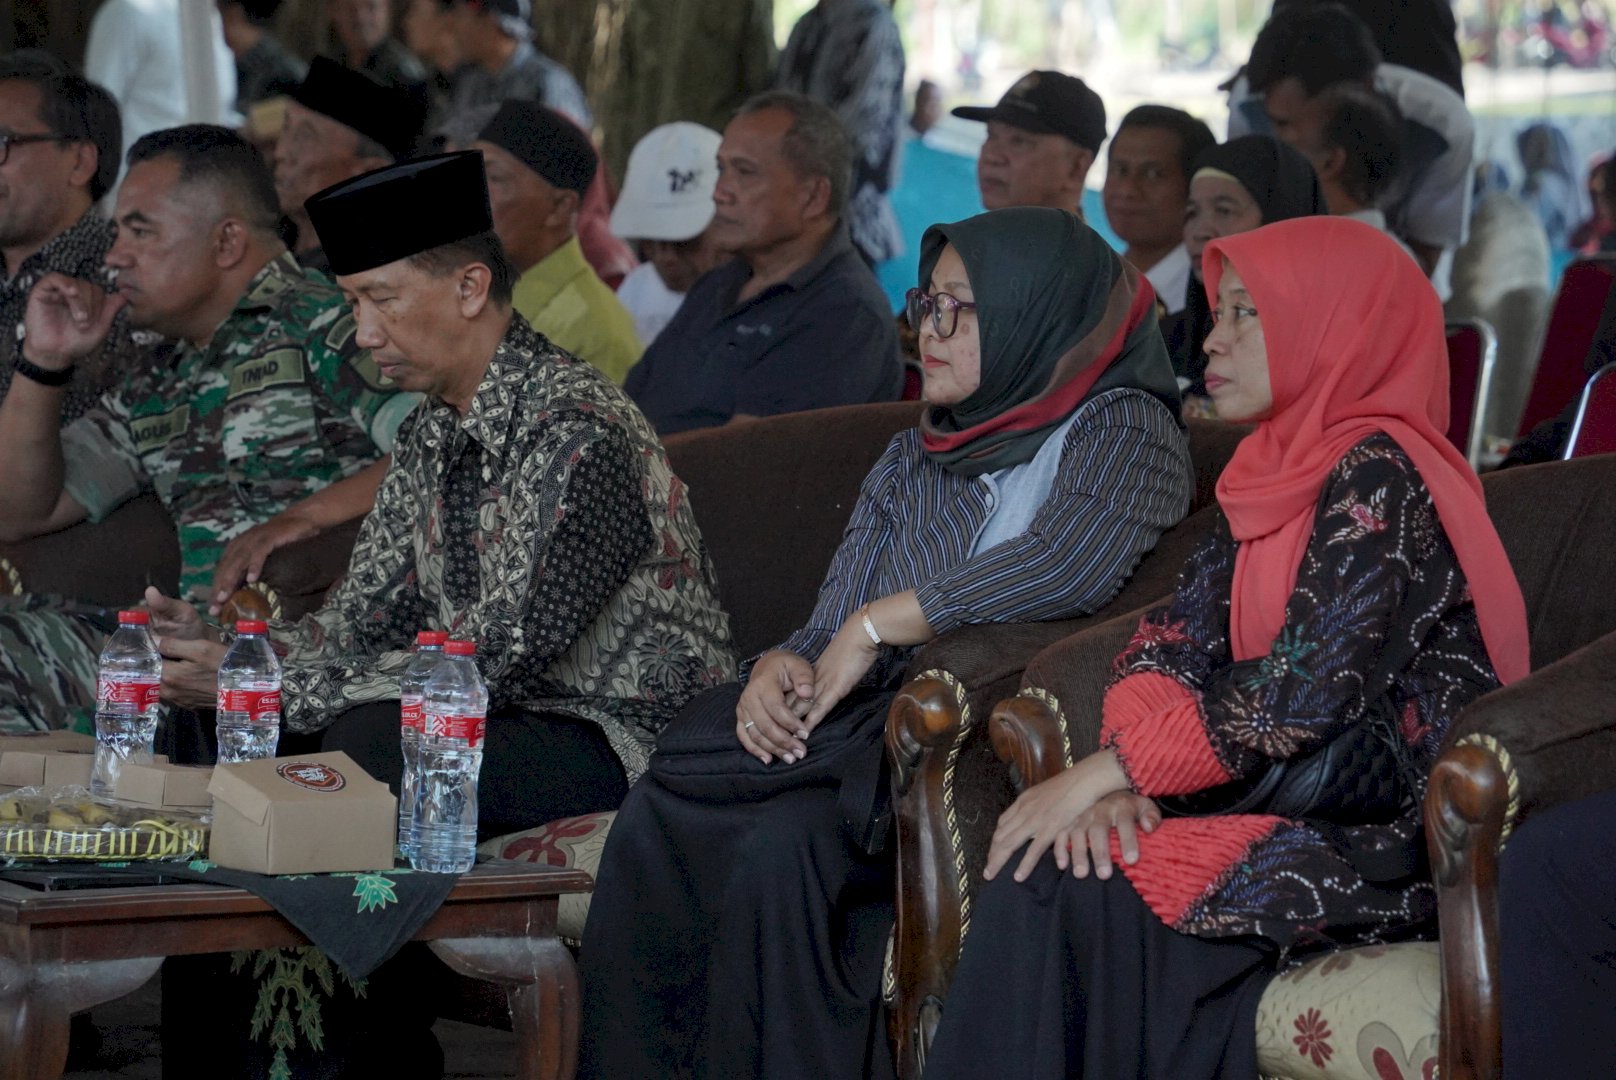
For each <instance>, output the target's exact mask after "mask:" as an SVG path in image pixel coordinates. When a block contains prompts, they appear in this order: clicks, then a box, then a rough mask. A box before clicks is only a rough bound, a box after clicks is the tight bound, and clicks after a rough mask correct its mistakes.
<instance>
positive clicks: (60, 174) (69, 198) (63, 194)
mask: <svg viewBox="0 0 1616 1080" xmlns="http://www.w3.org/2000/svg"><path fill="white" fill-rule="evenodd" d="M122 138H123V136H122V127H121V124H120V121H119V118H118V105H117V102H115V101H113V100H112V95H111V94H109V93H107V91H106V90H104V89H103V88H101V87H99V86H97V85H96V84H94V83H92V82H89V81H88V80H86V79H85V78H83V77H82V76H80V75H77V74H75V73H73V72H71V71H69V70H68V69H67V68H66V67H65V66H63V65H62V64H61V63H60V62H59V61H57V60H55V59H54V58H52V57H51V56H49V55H48V54H46V53H42V52H33V51H27V52H19V53H13V54H11V55H10V56H7V57H4V58H3V59H0V260H4V265H3V270H4V273H3V275H0V278H3V279H0V398H3V397H4V395H5V392H6V389H7V388H8V387H9V386H10V385H11V380H12V376H13V374H14V372H15V371H16V369H17V366H18V361H19V360H21V353H20V351H19V345H20V342H21V338H22V319H23V312H24V311H25V310H26V309H27V306H28V292H29V290H30V289H32V288H33V287H34V283H35V282H37V281H38V280H39V279H40V278H42V277H44V276H45V275H46V274H49V273H62V274H69V275H71V276H73V277H82V278H87V279H90V280H95V281H99V282H100V283H101V284H103V285H105V284H109V283H110V278H109V276H108V275H107V272H106V267H105V265H104V262H105V259H106V254H107V249H108V248H110V247H111V246H112V238H113V236H114V235H116V233H117V229H115V228H114V227H113V225H112V223H111V222H110V221H107V220H106V219H105V218H103V217H101V216H100V215H99V214H97V213H96V212H95V209H94V207H95V203H96V200H98V199H100V198H101V197H102V196H103V195H105V194H106V193H107V190H108V189H109V188H110V187H111V186H112V183H113V181H114V180H115V179H116V178H117V175H118V154H119V147H120V145H121V142H122ZM138 352H139V350H138V348H137V347H136V345H135V343H134V341H133V340H132V338H131V336H130V333H129V326H128V320H127V319H120V320H118V322H116V323H115V324H114V325H113V328H112V331H111V332H110V333H109V334H108V335H107V341H106V344H105V346H104V347H103V348H102V349H101V351H100V352H99V353H97V354H95V355H92V356H89V357H86V358H85V361H84V362H83V363H81V364H80V365H79V366H78V369H77V370H76V371H75V372H74V373H73V376H72V379H71V381H70V382H69V383H68V384H67V392H66V394H65V395H64V396H63V400H62V407H61V413H60V417H59V421H60V423H62V424H68V423H71V422H72V421H73V420H75V419H77V418H78V417H79V416H80V415H82V414H83V413H84V411H85V410H86V409H88V408H89V407H90V406H91V405H93V404H94V403H95V401H96V399H97V398H99V397H100V396H101V392H102V391H103V390H105V389H107V387H109V386H111V385H112V384H113V383H114V382H116V381H117V380H118V378H119V377H120V375H122V374H123V373H125V372H128V371H130V370H132V369H133V368H134V367H135V366H136V356H137V354H138ZM24 363H26V361H24Z"/></svg>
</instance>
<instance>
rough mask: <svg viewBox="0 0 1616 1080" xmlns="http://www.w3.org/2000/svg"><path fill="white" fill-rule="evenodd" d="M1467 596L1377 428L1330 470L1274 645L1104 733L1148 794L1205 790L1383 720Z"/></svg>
mask: <svg viewBox="0 0 1616 1080" xmlns="http://www.w3.org/2000/svg"><path fill="white" fill-rule="evenodd" d="M1467 600H1468V593H1467V590H1466V588H1465V583H1464V578H1463V574H1462V572H1461V571H1460V569H1459V566H1458V560H1457V559H1456V558H1455V557H1454V555H1453V551H1452V548H1451V547H1450V546H1449V544H1448V542H1447V538H1446V535H1445V534H1444V533H1443V532H1442V526H1441V522H1440V521H1439V520H1438V518H1437V516H1436V510H1435V508H1434V506H1433V505H1432V503H1431V497H1430V494H1429V492H1428V491H1427V490H1426V488H1425V485H1424V484H1423V482H1422V481H1421V480H1420V477H1419V474H1418V472H1417V471H1416V470H1415V468H1414V466H1413V464H1412V462H1410V461H1409V459H1408V458H1407V456H1406V455H1404V454H1403V452H1402V451H1401V450H1400V449H1399V448H1398V447H1397V446H1396V444H1395V443H1393V442H1392V441H1391V440H1390V439H1387V438H1385V437H1376V438H1373V439H1369V440H1366V441H1365V442H1363V443H1360V444H1359V445H1358V446H1356V447H1354V448H1353V449H1352V450H1351V451H1349V452H1348V454H1347V456H1346V457H1345V458H1344V459H1343V461H1342V463H1341V465H1340V466H1338V467H1337V469H1336V471H1335V472H1334V473H1333V474H1332V475H1331V478H1330V480H1329V481H1327V483H1326V486H1325V490H1324V492H1323V495H1322V497H1321V499H1320V502H1319V510H1318V513H1317V516H1316V518H1315V521H1314V525H1313V533H1312V537H1311V539H1310V540H1309V542H1308V546H1307V549H1306V551H1305V552H1304V554H1303V556H1302V562H1301V565H1300V567H1299V568H1298V570H1297V576H1296V585H1295V588H1294V589H1293V590H1292V592H1291V597H1290V601H1289V602H1288V603H1287V605H1286V611H1285V623H1284V625H1283V626H1282V627H1281V629H1280V631H1279V633H1278V634H1277V635H1276V636H1275V638H1274V641H1273V645H1272V646H1271V648H1270V649H1269V652H1268V654H1267V655H1266V656H1263V657H1260V658H1254V659H1251V660H1247V661H1243V662H1240V663H1225V664H1222V665H1219V666H1218V667H1216V668H1215V669H1213V670H1211V671H1210V672H1209V673H1208V674H1206V675H1205V676H1204V677H1203V678H1201V679H1200V680H1199V683H1198V685H1199V694H1198V696H1197V695H1194V694H1192V695H1191V697H1192V698H1196V697H1198V700H1195V701H1191V702H1186V701H1184V700H1183V699H1179V700H1177V701H1172V702H1169V701H1168V699H1167V698H1166V697H1163V701H1164V707H1163V708H1161V709H1160V710H1158V711H1155V712H1148V711H1145V712H1146V713H1147V715H1146V718H1145V719H1143V720H1141V721H1139V722H1134V723H1130V724H1129V725H1128V726H1126V727H1123V728H1120V729H1118V728H1116V727H1109V726H1108V727H1107V729H1106V732H1105V734H1104V736H1103V742H1104V743H1105V745H1107V746H1110V747H1111V748H1112V749H1114V750H1115V751H1116V752H1117V754H1118V756H1119V758H1120V759H1121V760H1122V763H1123V766H1124V768H1125V769H1126V770H1127V772H1128V775H1129V778H1130V780H1131V781H1132V783H1133V784H1134V786H1135V787H1136V789H1137V790H1139V791H1140V792H1141V793H1143V794H1147V795H1155V794H1180V793H1183V792H1185V791H1195V790H1201V789H1202V788H1204V787H1211V786H1215V785H1216V784H1218V783H1221V782H1225V781H1227V780H1229V779H1234V778H1238V777H1240V776H1243V775H1246V774H1247V773H1249V772H1251V771H1253V770H1254V769H1256V768H1258V767H1260V766H1261V765H1262V764H1264V763H1265V762H1268V761H1272V760H1275V759H1285V758H1290V757H1294V756H1298V755H1301V754H1305V753H1308V752H1309V751H1312V750H1314V749H1317V748H1318V747H1319V746H1321V745H1323V744H1324V743H1326V742H1328V741H1330V740H1331V739H1333V738H1335V737H1336V736H1337V735H1339V734H1341V733H1342V732H1343V731H1345V730H1346V729H1347V728H1348V727H1350V726H1351V725H1354V724H1358V723H1361V722H1364V721H1366V720H1368V719H1371V717H1370V712H1371V711H1372V710H1373V709H1374V708H1375V707H1377V706H1378V705H1379V704H1380V703H1382V702H1384V701H1386V700H1387V695H1388V691H1389V690H1390V689H1391V688H1392V685H1393V682H1394V681H1395V680H1396V678H1397V677H1398V676H1399V674H1400V673H1401V672H1403V670H1404V669H1405V668H1407V667H1408V666H1409V665H1410V664H1411V663H1412V662H1413V661H1414V660H1415V658H1416V657H1417V656H1418V655H1419V653H1420V650H1421V649H1422V648H1423V647H1424V644H1425V642H1426V639H1427V637H1428V636H1429V635H1430V633H1431V631H1432V630H1433V629H1434V628H1435V627H1436V626H1437V625H1438V624H1439V623H1440V622H1441V621H1442V620H1443V618H1444V617H1445V616H1446V615H1447V614H1448V613H1449V612H1450V611H1451V610H1452V609H1454V608H1455V607H1457V606H1458V605H1459V604H1461V603H1465V602H1467ZM1223 621H1224V625H1227V616H1225V618H1224V620H1223ZM1130 651H1132V650H1130ZM1180 655H1183V654H1182V652H1181V653H1180ZM1162 673H1163V674H1168V675H1173V674H1174V673H1173V672H1170V671H1164V672H1162ZM1191 674H1194V673H1193V672H1191ZM1179 681H1181V682H1183V681H1185V680H1179ZM1138 685H1139V686H1140V687H1142V688H1143V691H1144V693H1146V694H1147V695H1154V694H1156V693H1157V692H1158V689H1159V688H1158V689H1152V688H1151V687H1150V685H1149V683H1148V682H1141V683H1139V684H1138ZM1187 685H1190V686H1192V687H1193V686H1195V685H1197V684H1196V683H1187ZM1119 689H1121V684H1119V685H1118V686H1117V687H1113V692H1115V691H1117V690H1119ZM1109 704H1110V700H1109V697H1108V705H1109ZM1108 711H1109V710H1108ZM1142 711H1144V710H1142Z"/></svg>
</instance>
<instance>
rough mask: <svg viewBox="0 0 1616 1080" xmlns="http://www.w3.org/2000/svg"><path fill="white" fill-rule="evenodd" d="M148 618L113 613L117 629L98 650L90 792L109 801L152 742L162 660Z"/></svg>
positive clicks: (136, 613) (143, 759)
mask: <svg viewBox="0 0 1616 1080" xmlns="http://www.w3.org/2000/svg"><path fill="white" fill-rule="evenodd" d="M150 625H151V616H150V615H148V614H147V613H146V612H144V611H120V612H118V629H117V631H116V632H114V633H113V635H112V636H111V637H110V638H108V639H107V646H106V648H104V649H102V650H101V666H100V671H99V673H98V675H97V678H96V685H95V767H94V771H93V772H92V773H91V774H90V790H91V792H93V793H94V794H96V795H104V796H107V797H109V798H110V797H111V795H112V792H113V788H115V787H117V784H118V773H119V772H121V771H122V769H123V765H124V763H125V762H128V761H136V762H149V761H151V759H152V742H153V741H154V740H155V739H156V738H157V709H158V705H157V688H158V684H159V683H161V682H162V681H163V658H162V657H161V656H159V655H158V653H157V645H156V643H155V642H153V641H152V636H151V632H150V630H149V629H148V627H149V626H150Z"/></svg>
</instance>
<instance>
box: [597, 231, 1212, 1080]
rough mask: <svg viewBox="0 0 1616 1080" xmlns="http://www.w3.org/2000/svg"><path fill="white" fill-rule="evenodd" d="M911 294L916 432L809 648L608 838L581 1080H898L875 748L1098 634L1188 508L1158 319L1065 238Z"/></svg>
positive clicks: (963, 243)
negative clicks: (1090, 618) (943, 660)
mask: <svg viewBox="0 0 1616 1080" xmlns="http://www.w3.org/2000/svg"><path fill="white" fill-rule="evenodd" d="M920 271H921V273H920V283H921V287H920V288H918V289H915V290H912V291H911V293H910V298H909V315H910V318H911V319H912V320H913V321H914V322H915V324H916V325H917V328H918V330H919V333H920V352H921V358H922V363H923V374H924V378H925V396H926V400H927V401H928V403H929V408H928V409H927V410H926V413H925V416H924V419H923V420H922V422H921V424H920V426H919V427H918V428H917V429H911V430H908V431H905V432H901V433H899V434H898V435H897V436H895V437H894V438H893V440H892V442H891V444H890V445H889V446H888V447H887V450H886V452H885V454H884V455H883V456H882V458H881V460H880V461H879V462H877V464H876V466H875V468H874V469H873V470H872V471H871V473H870V475H869V476H868V477H867V478H866V479H865V482H864V486H863V490H862V492H861V493H860V496H859V500H858V504H857V505H856V506H855V507H854V509H853V514H852V520H851V521H850V522H849V524H848V527H847V532H846V535H845V537H844V539H843V541H842V545H841V547H840V549H839V550H838V551H837V553H836V556H835V558H834V560H833V561H832V563H831V566H830V570H829V573H828V574H827V576H826V578H825V583H824V585H823V586H822V587H821V590H820V594H819V600H818V603H817V605H816V607H815V610H814V612H813V614H812V616H811V617H810V618H809V620H808V623H807V625H806V626H804V627H803V629H801V630H799V631H798V632H797V633H795V634H793V635H792V636H791V637H790V638H789V639H788V640H787V641H786V642H784V643H783V644H782V645H781V646H780V647H779V648H777V649H774V650H771V651H769V652H766V653H764V654H763V655H762V656H760V657H757V658H755V659H754V660H753V661H752V662H751V663H750V664H748V665H745V667H744V668H743V682H741V683H739V684H732V685H730V686H727V687H720V688H718V689H715V690H713V691H711V692H709V693H707V694H705V695H703V696H702V697H699V698H697V699H696V700H695V701H693V702H691V704H690V705H689V706H687V707H686V709H685V711H684V713H683V714H681V716H680V717H678V718H677V719H675V720H674V721H673V723H672V724H671V725H669V727H668V729H667V730H666V731H665V732H664V733H663V736H662V737H661V738H660V739H659V740H658V745H657V751H656V754H655V755H654V756H653V757H652V763H651V767H650V771H649V772H648V773H647V775H646V777H645V778H644V779H643V780H641V781H640V783H639V784H638V785H636V786H635V788H634V789H633V790H632V791H631V792H630V793H629V796H628V799H627V800H626V801H625V802H624V804H623V808H622V810H621V811H620V812H619V814H618V817H617V820H616V822H615V824H614V826H613V829H612V832H611V836H610V838H609V840H608V842H607V845H606V850H605V853H604V856H603V858H602V861H601V867H600V872H599V874H598V875H597V881H596V887H595V893H594V898H593V900H592V902H591V905H590V916H589V922H588V925H587V926H586V928H585V931H584V943H583V951H582V954H581V962H580V966H581V974H582V981H583V1040H582V1047H581V1052H580V1070H579V1075H580V1076H582V1077H597V1078H604V1077H611V1078H613V1080H634V1078H641V1077H644V1078H650V1077H659V1078H660V1077H664V1076H696V1077H713V1078H723V1080H734V1078H745V1077H755V1076H768V1077H770V1078H771V1080H774V1078H781V1077H803V1078H812V1080H826V1078H829V1077H853V1076H870V1075H876V1076H879V1075H881V1074H882V1073H884V1072H887V1071H888V1070H890V1068H891V1060H892V1057H891V1053H890V1050H889V1049H888V1047H887V1046H886V1036H885V1025H884V1023H883V1022H882V1019H881V1013H880V1008H879V989H880V986H879V984H880V972H881V960H882V955H883V949H884V947H885V944H886V940H887V933H888V930H889V928H890V926H891V923H892V895H893V858H892V853H891V851H890V850H888V849H886V845H885V840H886V835H885V834H886V826H887V824H888V823H889V821H890V811H889V809H888V800H887V789H886V782H887V777H886V771H885V770H886V758H885V753H884V749H883V745H882V732H883V729H884V726H885V719H886V712H887V705H888V704H889V702H890V701H891V697H892V694H893V692H894V691H895V690H896V688H897V686H898V684H899V683H900V682H901V680H902V676H903V672H904V669H905V667H906V665H907V662H908V660H909V658H910V657H911V656H912V655H913V653H914V650H915V648H916V647H917V646H919V645H921V644H924V643H925V642H927V641H930V640H931V639H932V638H933V637H935V636H936V635H938V634H941V633H944V632H947V631H949V630H952V629H954V628H956V627H959V626H962V625H966V624H969V623H984V622H1005V621H1033V620H1045V619H1062V618H1071V617H1074V616H1077V615H1081V614H1084V613H1087V612H1091V611H1094V610H1096V609H1097V608H1099V607H1100V606H1102V605H1104V604H1105V603H1106V602H1107V601H1108V600H1110V599H1111V597H1112V596H1114V595H1115V594H1116V591H1117V590H1118V589H1119V588H1120V587H1121V586H1122V584H1123V582H1124V581H1125V580H1126V579H1127V577H1128V575H1129V574H1131V573H1132V572H1133V569H1134V566H1135V565H1136V564H1137V563H1138V560H1139V558H1140V556H1141V555H1143V554H1144V553H1145V552H1146V551H1148V550H1149V549H1150V548H1151V546H1153V545H1154V544H1155V542H1156V538H1157V536H1158V535H1160V533H1161V531H1162V530H1163V529H1165V528H1167V527H1168V526H1170V525H1172V524H1173V523H1174V522H1176V521H1177V520H1178V519H1179V518H1180V517H1181V516H1182V515H1183V513H1184V511H1185V509H1186V507H1187V506H1188V503H1189V499H1190V494H1191V491H1192V479H1191V475H1192V474H1191V470H1190V461H1189V456H1188V450H1187V446H1186V442H1185V438H1184V434H1183V431H1182V430H1181V428H1180V426H1179V424H1178V421H1177V419H1176V414H1177V406H1178V398H1177V391H1176V389H1175V386H1174V382H1173V375H1172V371H1171V369H1170V367H1169V365H1168V362H1167V356H1166V352H1165V350H1164V348H1163V346H1162V342H1161V336H1160V334H1159V333H1158V332H1157V330H1156V325H1155V317H1154V296H1153V294H1152V292H1151V290H1150V287H1149V285H1148V284H1146V283H1145V282H1144V280H1143V279H1142V278H1141V277H1140V276H1139V274H1138V273H1137V272H1136V271H1134V270H1133V269H1132V268H1130V267H1128V266H1127V265H1126V264H1124V263H1123V262H1122V261H1121V260H1120V259H1119V258H1118V257H1117V256H1116V255H1115V254H1114V253H1113V252H1112V251H1111V250H1110V249H1109V248H1108V247H1107V246H1106V245H1105V243H1104V242H1103V241H1102V240H1101V239H1100V238H1099V237H1098V236H1097V235H1096V234H1095V233H1094V232H1093V231H1092V230H1090V229H1089V228H1088V227H1087V226H1085V225H1084V224H1082V222H1080V221H1079V220H1078V219H1077V217H1076V216H1075V215H1073V214H1070V213H1067V212H1065V211H1060V210H1050V209H1030V208H1021V209H1012V210H1000V211H995V212H993V213H989V214H984V215H981V216H978V217H975V218H971V219H968V220H966V221H962V222H957V223H955V224H952V225H938V226H933V227H932V228H931V229H930V230H928V231H927V233H926V236H925V238H924V240H923V241H922V253H921V265H920ZM731 572H735V573H745V572H746V568H745V567H735V568H732V569H731Z"/></svg>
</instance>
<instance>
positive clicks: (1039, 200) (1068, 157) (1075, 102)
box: [954, 71, 1105, 214]
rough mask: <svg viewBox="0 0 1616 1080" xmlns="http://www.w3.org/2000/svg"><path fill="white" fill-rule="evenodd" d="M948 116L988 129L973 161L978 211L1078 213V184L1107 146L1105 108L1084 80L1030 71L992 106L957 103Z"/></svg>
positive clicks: (1097, 95) (1081, 187) (1081, 184)
mask: <svg viewBox="0 0 1616 1080" xmlns="http://www.w3.org/2000/svg"><path fill="white" fill-rule="evenodd" d="M954 115H955V116H958V117H961V118H962V119H965V120H981V121H985V122H986V123H987V125H988V139H987V142H985V143H983V144H982V153H981V156H979V157H978V158H977V160H976V183H977V187H978V188H979V189H980V190H981V193H982V205H983V206H985V207H987V208H988V209H989V210H1000V209H1003V208H1004V207H1007V206H1048V207H1053V208H1054V209H1057V210H1075V211H1076V212H1077V213H1079V214H1081V213H1082V212H1083V211H1082V206H1081V203H1082V199H1083V182H1084V180H1085V179H1086V178H1087V177H1088V174H1089V168H1090V166H1092V165H1093V164H1094V156H1095V155H1096V154H1098V153H1099V151H1100V145H1101V144H1102V143H1104V142H1105V103H1104V102H1103V101H1101V100H1100V95H1099V94H1096V93H1095V92H1094V91H1093V90H1090V89H1089V87H1088V85H1087V84H1086V83H1084V82H1083V80H1082V79H1079V78H1075V77H1073V76H1071V75H1067V74H1064V73H1062V72H1059V71H1030V72H1028V73H1027V74H1025V75H1023V76H1022V77H1021V78H1020V79H1017V80H1016V84H1015V85H1014V86H1012V87H1011V88H1010V89H1009V90H1007V91H1006V92H1005V95H1004V97H1002V98H1000V99H999V103H998V104H997V105H994V106H992V107H991V108H990V107H988V106H985V105H962V106H960V107H959V108H957V109H955V110H954Z"/></svg>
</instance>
